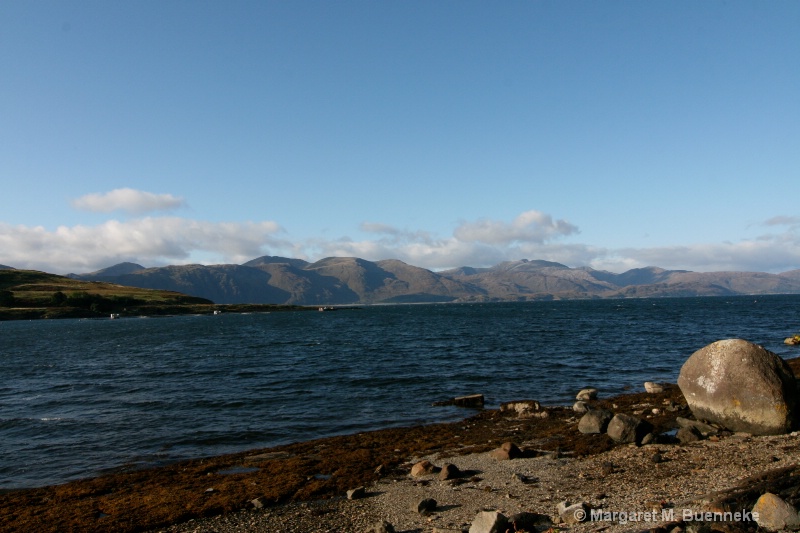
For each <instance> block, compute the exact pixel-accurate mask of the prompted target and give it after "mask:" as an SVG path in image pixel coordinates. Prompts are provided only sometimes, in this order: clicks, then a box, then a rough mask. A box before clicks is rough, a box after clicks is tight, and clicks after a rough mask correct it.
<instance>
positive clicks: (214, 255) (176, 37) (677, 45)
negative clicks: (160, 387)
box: [0, 0, 800, 273]
mask: <svg viewBox="0 0 800 533" xmlns="http://www.w3.org/2000/svg"><path fill="white" fill-rule="evenodd" d="M799 27H800V2H796V1H791V2H790V1H780V0H778V1H769V2H765V1H761V2H740V1H730V2H728V1H726V2H719V1H706V2H696V1H690V2H689V1H686V2H683V1H663V2H659V1H653V2H641V1H638V0H637V1H585V2H584V1H566V2H565V1H555V0H553V1H533V0H531V1H526V2H515V1H510V2H472V1H457V2H451V1H436V2H431V1H394V2H390V1H387V2H376V1H371V2H361V1H334V2H331V1H313V2H308V1H302V0H299V1H292V2H269V1H257V2H246V1H238V2H205V1H195V0H193V1H177V0H176V1H151V0H143V1H136V2H121V1H107V0H103V1H97V2H91V1H80V2H78V1H66V2H64V1H56V2H50V1H36V2H29V1H23V0H9V1H6V2H0V185H2V191H3V193H2V196H0V198H2V202H1V205H2V211H0V264H5V265H10V266H13V267H16V268H34V269H39V270H46V271H49V272H56V273H67V272H88V271H92V270H96V269H99V268H103V267H106V266H110V265H113V264H115V263H118V262H121V261H134V262H137V263H140V264H142V265H144V266H161V265H166V264H185V263H205V264H212V263H242V262H245V261H247V260H249V259H253V258H255V257H258V256H261V255H281V256H287V257H299V258H303V259H306V260H309V261H314V260H317V259H321V258H323V257H327V256H357V257H363V258H365V259H370V260H379V259H389V258H396V259H401V260H403V261H406V262H408V263H410V264H413V265H417V266H422V267H425V268H430V269H432V270H440V269H445V268H451V267H457V266H464V265H469V266H489V265H493V264H496V263H498V262H501V261H505V260H515V259H522V258H527V259H547V260H551V261H558V262H561V263H564V264H567V265H568V266H572V267H578V266H591V267H594V268H598V269H606V270H610V271H614V272H623V271H625V270H627V269H629V268H635V267H642V266H648V265H656V266H661V267H664V268H676V269H688V270H695V271H715V270H756V271H768V272H782V271H787V270H792V269H796V268H800V207H798V205H800V203H799V202H798V183H800V68H799V67H800V33H799V32H798V31H797V28H799Z"/></svg>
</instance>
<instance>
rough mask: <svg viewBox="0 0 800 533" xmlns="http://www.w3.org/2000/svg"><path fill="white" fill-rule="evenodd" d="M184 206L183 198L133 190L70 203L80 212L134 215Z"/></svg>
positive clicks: (100, 194)
mask: <svg viewBox="0 0 800 533" xmlns="http://www.w3.org/2000/svg"><path fill="white" fill-rule="evenodd" d="M184 205H186V204H185V202H184V200H183V198H179V197H176V196H172V195H171V194H154V193H151V192H145V191H137V190H135V189H128V188H123V189H114V190H113V191H110V192H105V193H93V194H87V195H85V196H81V197H80V198H76V199H75V200H73V201H72V206H73V207H74V208H75V209H79V210H81V211H91V212H93V213H111V212H113V211H123V212H126V213H131V214H134V215H142V214H145V213H154V212H158V211H172V210H173V209H177V208H179V207H183V206H184Z"/></svg>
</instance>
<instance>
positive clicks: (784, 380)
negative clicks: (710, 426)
mask: <svg viewBox="0 0 800 533" xmlns="http://www.w3.org/2000/svg"><path fill="white" fill-rule="evenodd" d="M678 386H679V387H680V389H681V392H683V396H684V397H685V398H686V401H687V402H688V404H689V408H690V409H691V410H692V413H693V414H694V416H695V418H697V419H698V420H707V421H709V422H713V423H717V424H719V425H721V426H723V427H725V428H727V429H729V430H731V431H739V432H746V433H751V434H754V435H777V434H783V433H787V432H789V431H791V429H792V426H793V424H794V415H795V412H796V407H797V405H798V390H797V383H796V380H795V377H794V375H793V373H792V371H791V369H790V368H789V366H788V365H787V364H786V362H785V361H784V360H783V359H781V358H780V357H778V356H777V355H775V354H774V353H772V352H770V351H768V350H765V349H764V348H762V347H761V346H758V345H756V344H753V343H751V342H748V341H745V340H741V339H727V340H722V341H717V342H714V343H712V344H709V345H708V346H706V347H704V348H701V349H700V350H697V351H696V352H695V353H693V354H692V356H691V357H689V359H688V360H687V361H686V362H685V363H684V364H683V367H682V368H681V372H680V375H679V377H678Z"/></svg>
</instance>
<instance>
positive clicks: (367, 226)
mask: <svg viewBox="0 0 800 533" xmlns="http://www.w3.org/2000/svg"><path fill="white" fill-rule="evenodd" d="M794 222H795V220H794V219H791V218H790V217H786V218H783V219H781V220H780V223H778V222H777V221H776V219H771V221H767V222H765V223H764V227H768V228H771V230H772V231H773V233H768V234H764V235H761V236H759V237H757V238H753V239H743V240H740V241H737V242H725V243H705V244H704V243H695V244H688V245H676V246H662V247H655V248H619V249H607V248H603V247H597V246H592V245H588V244H580V243H566V242H563V240H564V239H565V238H566V237H568V236H571V235H573V234H575V233H577V232H578V228H577V227H576V226H574V225H572V224H570V223H568V222H565V221H558V220H553V218H552V217H550V216H549V215H546V214H543V213H540V212H538V211H528V212H525V213H522V214H521V215H519V216H517V217H515V218H514V219H513V220H512V221H511V222H506V221H498V220H486V219H483V220H480V221H477V222H463V223H461V224H460V225H459V226H458V227H456V228H455V229H454V231H453V233H452V234H451V235H450V236H446V237H437V236H435V235H432V234H431V233H429V232H427V231H422V230H408V229H401V228H397V227H394V226H391V225H388V224H383V223H377V222H365V223H363V224H362V225H361V227H360V229H361V230H362V231H364V232H365V233H367V234H368V235H367V237H366V238H364V239H362V240H354V239H351V238H348V237H342V238H339V239H334V240H320V239H309V240H306V241H294V242H290V241H289V240H288V237H287V235H286V234H285V232H284V231H283V229H282V228H281V227H280V226H279V225H278V224H277V223H276V222H244V223H240V222H229V223H211V222H204V221H198V220H191V219H184V218H178V217H145V218H141V219H135V220H130V221H123V222H120V221H117V220H110V221H107V222H105V223H103V224H100V225H97V226H83V225H78V226H72V227H66V226H62V227H59V228H57V229H56V230H55V231H48V230H46V229H45V228H43V227H28V226H11V225H8V224H3V223H0V263H2V264H5V265H9V266H12V267H16V268H32V269H37V270H45V271H48V272H55V273H62V274H63V273H67V272H78V273H80V272H91V271H93V270H97V269H100V268H104V267H108V266H111V265H113V264H116V263H119V262H122V261H132V262H137V263H140V264H143V265H144V266H161V265H166V264H185V263H192V262H197V263H205V264H212V263H236V264H241V263H244V262H246V261H249V260H251V259H254V258H256V257H259V256H261V255H282V256H285V257H297V258H302V259H306V260H309V261H315V260H318V259H321V258H323V257H329V256H354V257H361V258H364V259H368V260H373V261H377V260H381V259H400V260H401V261H405V262H406V263H409V264H411V265H415V266H420V267H423V268H428V269H431V270H444V269H448V268H455V267H459V266H473V267H485V266H491V265H495V264H497V263H500V262H502V261H508V260H518V259H544V260H548V261H555V262H558V263H563V264H565V265H568V266H571V267H577V266H591V267H593V268H596V269H599V270H609V271H612V272H624V271H626V270H629V269H631V268H639V267H645V266H659V267H663V268H667V269H684V270H693V271H697V272H709V271H722V270H735V271H744V270H749V271H760V272H784V271H787V270H792V269H796V268H800V233H799V232H798V231H797V230H798V227H797V226H796V225H794Z"/></svg>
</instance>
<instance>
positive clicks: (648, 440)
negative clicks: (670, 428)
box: [642, 432, 658, 446]
mask: <svg viewBox="0 0 800 533" xmlns="http://www.w3.org/2000/svg"><path fill="white" fill-rule="evenodd" d="M657 440H658V435H656V434H655V433H653V432H650V433H648V434H647V435H645V436H644V437H642V446H644V445H645V444H653V443H654V442H656V441H657Z"/></svg>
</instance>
